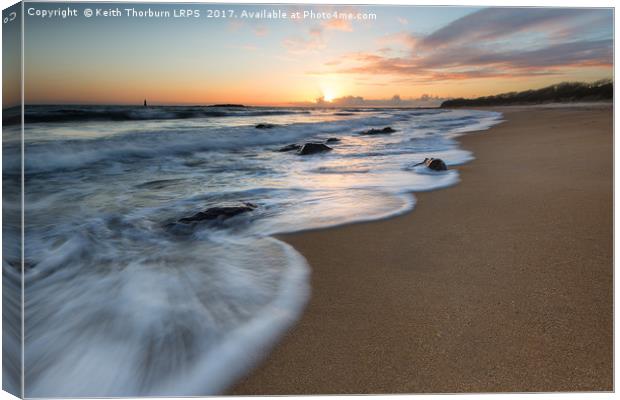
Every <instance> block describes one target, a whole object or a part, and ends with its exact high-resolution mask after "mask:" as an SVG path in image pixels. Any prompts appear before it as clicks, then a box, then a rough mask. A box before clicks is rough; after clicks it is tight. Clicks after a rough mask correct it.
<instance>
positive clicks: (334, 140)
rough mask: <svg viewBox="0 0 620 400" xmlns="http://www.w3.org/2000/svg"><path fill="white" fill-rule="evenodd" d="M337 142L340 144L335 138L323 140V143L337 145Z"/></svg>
mask: <svg viewBox="0 0 620 400" xmlns="http://www.w3.org/2000/svg"><path fill="white" fill-rule="evenodd" d="M338 142H340V139H338V138H335V137H330V138H328V139H326V140H325V143H338Z"/></svg>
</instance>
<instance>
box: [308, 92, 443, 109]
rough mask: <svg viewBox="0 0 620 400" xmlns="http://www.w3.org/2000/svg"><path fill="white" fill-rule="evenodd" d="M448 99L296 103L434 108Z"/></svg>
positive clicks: (425, 97) (352, 98)
mask: <svg viewBox="0 0 620 400" xmlns="http://www.w3.org/2000/svg"><path fill="white" fill-rule="evenodd" d="M444 100H448V98H443V97H437V96H432V95H429V94H424V95H422V96H420V97H417V98H408V99H403V98H401V97H400V96H399V95H397V94H395V95H394V96H392V97H391V98H389V99H365V98H363V97H361V96H344V97H339V98H336V99H333V100H332V101H329V102H328V101H325V99H324V98H323V97H319V98H318V99H316V102H315V103H296V105H302V106H317V105H318V106H321V107H436V106H438V105H440V104H441V103H442V102H443V101H444Z"/></svg>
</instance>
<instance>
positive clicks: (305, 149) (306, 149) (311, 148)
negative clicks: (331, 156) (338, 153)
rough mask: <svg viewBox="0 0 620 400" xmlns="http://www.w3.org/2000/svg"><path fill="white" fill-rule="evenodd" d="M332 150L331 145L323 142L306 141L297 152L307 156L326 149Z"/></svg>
mask: <svg viewBox="0 0 620 400" xmlns="http://www.w3.org/2000/svg"><path fill="white" fill-rule="evenodd" d="M331 150H333V149H332V148H331V147H329V146H328V145H326V144H323V143H306V144H304V145H303V146H301V148H300V149H299V151H297V154H299V155H300V156H305V155H308V154H316V153H322V152H324V151H331Z"/></svg>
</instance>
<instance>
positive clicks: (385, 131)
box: [360, 126, 396, 135]
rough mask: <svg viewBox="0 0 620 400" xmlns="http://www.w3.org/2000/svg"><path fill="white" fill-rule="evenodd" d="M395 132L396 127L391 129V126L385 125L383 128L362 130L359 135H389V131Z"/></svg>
mask: <svg viewBox="0 0 620 400" xmlns="http://www.w3.org/2000/svg"><path fill="white" fill-rule="evenodd" d="M394 132H396V129H393V128H392V127H391V126H386V127H385V128H383V129H374V128H373V129H370V130H368V131H364V132H362V133H360V135H389V134H390V133H394Z"/></svg>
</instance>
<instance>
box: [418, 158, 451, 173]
mask: <svg viewBox="0 0 620 400" xmlns="http://www.w3.org/2000/svg"><path fill="white" fill-rule="evenodd" d="M422 164H424V165H425V166H426V167H427V168H429V169H432V170H433V171H446V170H447V169H448V167H447V166H446V163H445V162H443V160H442V159H441V158H425V159H424V161H422V162H420V163H417V164H416V165H414V167H415V166H418V165H422Z"/></svg>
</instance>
